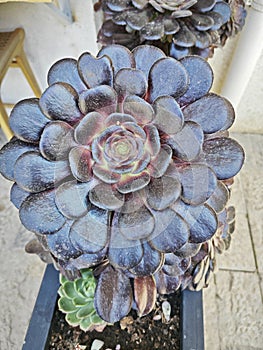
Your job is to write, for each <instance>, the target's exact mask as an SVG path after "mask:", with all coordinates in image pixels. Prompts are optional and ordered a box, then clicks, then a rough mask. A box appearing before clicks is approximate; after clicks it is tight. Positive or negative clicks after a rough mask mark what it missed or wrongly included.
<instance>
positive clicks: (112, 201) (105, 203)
mask: <svg viewBox="0 0 263 350" xmlns="http://www.w3.org/2000/svg"><path fill="white" fill-rule="evenodd" d="M89 200H90V201H91V203H92V204H94V205H96V206H97V207H99V208H102V209H105V210H117V209H119V208H121V207H122V205H123V203H124V195H123V194H121V193H120V192H118V191H116V189H114V188H113V187H112V186H111V185H109V184H105V183H100V184H98V185H96V186H95V187H93V188H92V189H91V190H90V191H89Z"/></svg>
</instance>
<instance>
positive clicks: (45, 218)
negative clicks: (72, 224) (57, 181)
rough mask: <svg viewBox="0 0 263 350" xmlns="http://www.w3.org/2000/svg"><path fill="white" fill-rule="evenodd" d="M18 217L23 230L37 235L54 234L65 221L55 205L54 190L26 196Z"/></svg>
mask: <svg viewBox="0 0 263 350" xmlns="http://www.w3.org/2000/svg"><path fill="white" fill-rule="evenodd" d="M19 216H20V220H21V222H22V224H23V225H24V226H25V228H27V229H28V230H29V231H32V232H34V233H39V234H50V233H54V232H56V231H58V230H60V229H61V227H62V226H63V225H64V223H65V221H66V218H65V217H64V216H63V215H62V214H61V213H60V212H59V211H58V209H57V206H56V204H55V190H51V191H44V192H40V193H35V194H31V195H30V196H28V197H27V198H26V199H25V201H24V202H23V203H22V205H21V207H20V210H19Z"/></svg>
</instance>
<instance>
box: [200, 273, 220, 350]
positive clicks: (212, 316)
mask: <svg viewBox="0 0 263 350" xmlns="http://www.w3.org/2000/svg"><path fill="white" fill-rule="evenodd" d="M216 293H217V292H216V285H215V278H212V280H211V282H210V284H209V287H208V288H205V289H204V290H203V307H204V331H205V349H207V350H220V338H219V318H218V314H219V313H218V309H217V306H218V305H217V303H216V301H215V300H216Z"/></svg>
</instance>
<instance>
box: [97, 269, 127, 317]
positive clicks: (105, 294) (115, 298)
mask: <svg viewBox="0 0 263 350" xmlns="http://www.w3.org/2000/svg"><path fill="white" fill-rule="evenodd" d="M132 299H133V297H132V288H131V284H130V280H129V278H128V277H127V276H126V275H125V274H124V273H123V272H122V271H121V270H118V269H114V268H112V267H111V266H107V267H106V268H105V270H104V271H102V272H101V274H100V276H99V279H98V283H97V286H96V290H95V297H94V305H95V308H96V311H97V313H98V315H99V316H100V317H101V318H102V319H103V320H105V321H106V322H108V323H115V322H117V321H119V320H120V319H122V318H123V317H124V316H126V315H127V314H128V313H129V311H130V309H131V305H132Z"/></svg>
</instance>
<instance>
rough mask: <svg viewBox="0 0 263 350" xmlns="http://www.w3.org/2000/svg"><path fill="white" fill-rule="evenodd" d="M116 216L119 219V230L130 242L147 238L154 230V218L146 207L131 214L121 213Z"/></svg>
mask: <svg viewBox="0 0 263 350" xmlns="http://www.w3.org/2000/svg"><path fill="white" fill-rule="evenodd" d="M115 215H117V217H118V221H117V222H116V224H117V225H118V229H119V230H120V232H121V233H122V234H123V236H125V237H126V238H127V239H128V240H139V239H144V238H147V237H149V235H150V234H151V233H152V231H153V229H154V225H155V222H154V217H153V215H152V213H151V212H150V211H149V210H148V209H147V208H146V207H145V206H143V207H140V209H139V210H137V211H134V212H131V213H122V212H120V213H118V214H115ZM116 219H117V218H116Z"/></svg>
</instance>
